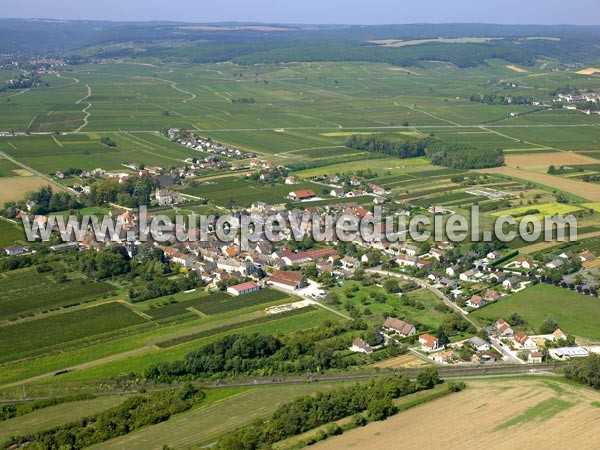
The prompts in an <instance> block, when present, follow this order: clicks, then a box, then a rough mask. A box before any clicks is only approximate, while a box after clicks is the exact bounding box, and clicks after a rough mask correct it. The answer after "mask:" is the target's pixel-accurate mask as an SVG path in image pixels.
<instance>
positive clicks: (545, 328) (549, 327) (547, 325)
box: [540, 316, 558, 334]
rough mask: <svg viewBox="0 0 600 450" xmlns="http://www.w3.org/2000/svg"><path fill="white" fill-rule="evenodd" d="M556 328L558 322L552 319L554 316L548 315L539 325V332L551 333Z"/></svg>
mask: <svg viewBox="0 0 600 450" xmlns="http://www.w3.org/2000/svg"><path fill="white" fill-rule="evenodd" d="M557 329H558V323H556V320H554V317H552V316H548V317H546V320H544V322H543V323H542V326H541V327H540V334H552V333H554V332H555V331H556V330H557Z"/></svg>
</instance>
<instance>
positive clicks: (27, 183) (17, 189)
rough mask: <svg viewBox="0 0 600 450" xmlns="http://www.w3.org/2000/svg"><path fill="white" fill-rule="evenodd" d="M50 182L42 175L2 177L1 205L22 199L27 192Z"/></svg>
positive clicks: (0, 182)
mask: <svg viewBox="0 0 600 450" xmlns="http://www.w3.org/2000/svg"><path fill="white" fill-rule="evenodd" d="M48 184H50V183H49V182H48V180H45V179H44V178H42V177H15V176H13V177H0V205H2V206H4V204H5V203H7V202H13V201H17V200H21V199H22V198H23V194H24V193H25V192H33V191H36V190H37V189H39V188H41V187H42V186H47V185H48Z"/></svg>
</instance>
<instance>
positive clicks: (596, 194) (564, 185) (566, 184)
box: [475, 153, 600, 202]
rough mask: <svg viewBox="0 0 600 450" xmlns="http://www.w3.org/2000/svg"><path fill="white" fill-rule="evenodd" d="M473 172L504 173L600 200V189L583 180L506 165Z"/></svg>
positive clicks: (591, 199)
mask: <svg viewBox="0 0 600 450" xmlns="http://www.w3.org/2000/svg"><path fill="white" fill-rule="evenodd" d="M553 155H556V153H553ZM509 158H511V157H507V160H508V159H509ZM553 158H554V156H553ZM596 161H597V160H596ZM475 172H479V173H494V174H498V175H505V176H509V177H514V178H518V179H521V180H527V181H531V182H533V183H539V184H543V185H544V186H548V187H551V188H556V187H560V190H561V191H564V192H569V193H571V194H574V195H577V196H578V197H581V198H583V199H586V200H589V201H592V202H600V189H594V188H593V185H592V187H591V188H590V183H586V182H584V181H579V180H571V179H569V178H561V177H557V176H555V175H548V174H546V173H536V172H530V171H527V170H522V169H520V168H518V167H506V166H505V167H496V168H493V169H480V170H476V171H475Z"/></svg>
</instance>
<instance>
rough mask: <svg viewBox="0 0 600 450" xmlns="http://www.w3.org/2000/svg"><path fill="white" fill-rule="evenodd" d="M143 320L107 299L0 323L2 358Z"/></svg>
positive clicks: (54, 345)
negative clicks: (35, 317)
mask: <svg viewBox="0 0 600 450" xmlns="http://www.w3.org/2000/svg"><path fill="white" fill-rule="evenodd" d="M145 322H146V320H144V319H143V318H141V317H140V316H138V315H136V314H134V313H133V312H132V311H131V310H129V309H128V308H127V307H126V306H123V305H121V304H120V303H107V304H103V305H99V306H96V307H92V308H85V309H80V310H77V311H73V312H70V313H65V314H62V315H51V316H48V317H44V318H41V319H37V320H31V321H25V322H19V323H16V324H13V325H5V326H2V327H0V336H1V337H2V339H0V343H1V344H0V350H2V355H3V359H4V360H6V359H7V358H13V359H14V358H15V357H16V356H27V355H31V354H39V353H41V352H44V351H48V350H50V349H52V348H54V347H57V348H60V347H61V346H63V345H64V344H67V343H73V342H74V341H78V340H93V339H95V338H99V337H102V336H103V335H105V334H107V333H111V332H114V331H117V330H120V329H122V328H127V327H132V326H136V325H141V324H144V323H145Z"/></svg>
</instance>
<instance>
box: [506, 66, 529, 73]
mask: <svg viewBox="0 0 600 450" xmlns="http://www.w3.org/2000/svg"><path fill="white" fill-rule="evenodd" d="M506 68H507V69H510V70H512V71H514V72H518V73H527V71H526V70H525V69H521V68H520V67H517V66H506Z"/></svg>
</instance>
